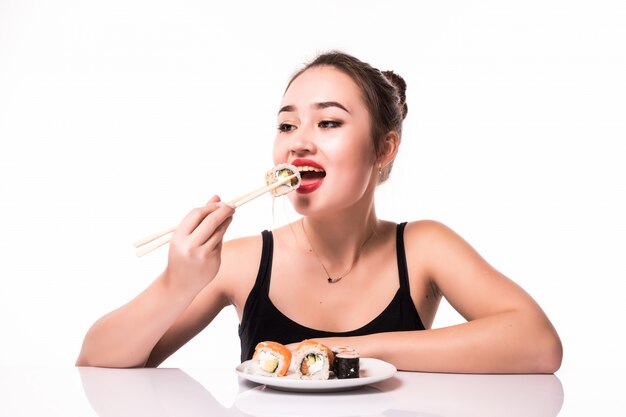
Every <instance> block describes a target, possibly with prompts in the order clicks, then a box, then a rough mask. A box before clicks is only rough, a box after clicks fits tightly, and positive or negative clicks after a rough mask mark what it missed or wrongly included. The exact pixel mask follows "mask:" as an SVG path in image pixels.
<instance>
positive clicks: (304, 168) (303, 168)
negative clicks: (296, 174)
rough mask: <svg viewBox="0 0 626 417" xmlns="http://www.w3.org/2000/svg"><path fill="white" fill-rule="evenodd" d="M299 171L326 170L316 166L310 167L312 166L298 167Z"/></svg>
mask: <svg viewBox="0 0 626 417" xmlns="http://www.w3.org/2000/svg"><path fill="white" fill-rule="evenodd" d="M298 171H300V172H324V170H323V169H319V168H314V167H310V166H301V167H298Z"/></svg>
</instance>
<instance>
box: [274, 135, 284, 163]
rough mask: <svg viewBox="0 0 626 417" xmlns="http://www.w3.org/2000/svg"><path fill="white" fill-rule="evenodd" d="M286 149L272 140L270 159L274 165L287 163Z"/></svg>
mask: <svg viewBox="0 0 626 417" xmlns="http://www.w3.org/2000/svg"><path fill="white" fill-rule="evenodd" d="M286 152H287V149H285V146H284V145H283V144H281V142H280V141H279V140H274V146H273V148H272V158H273V160H274V165H278V164H281V163H283V162H286V161H287V154H286Z"/></svg>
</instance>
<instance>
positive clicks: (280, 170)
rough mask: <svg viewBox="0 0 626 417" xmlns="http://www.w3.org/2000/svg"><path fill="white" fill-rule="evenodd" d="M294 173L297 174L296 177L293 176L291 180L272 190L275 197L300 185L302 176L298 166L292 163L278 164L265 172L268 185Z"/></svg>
mask: <svg viewBox="0 0 626 417" xmlns="http://www.w3.org/2000/svg"><path fill="white" fill-rule="evenodd" d="M293 175H295V177H294V178H292V179H291V181H290V182H288V183H286V184H284V185H281V186H279V187H277V188H275V189H273V190H272V195H273V196H274V197H279V196H281V195H285V194H287V193H288V192H290V191H293V190H295V189H296V188H298V187H299V186H300V182H301V181H302V177H301V176H300V171H298V168H296V167H295V166H293V165H291V164H278V165H276V166H275V167H274V168H272V169H271V170H270V171H268V172H267V173H266V174H265V183H266V184H267V185H271V184H273V183H275V182H276V181H280V180H282V179H285V178H288V177H291V176H293Z"/></svg>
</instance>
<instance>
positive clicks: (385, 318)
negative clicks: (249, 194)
mask: <svg viewBox="0 0 626 417" xmlns="http://www.w3.org/2000/svg"><path fill="white" fill-rule="evenodd" d="M405 226H406V223H401V224H398V225H397V229H396V256H397V261H398V271H399V278H400V288H399V289H398V291H397V292H396V294H395V296H394V297H393V299H392V300H391V303H389V305H388V306H387V308H385V309H384V310H383V311H382V313H380V314H379V315H378V316H377V317H376V318H375V319H374V320H372V321H371V322H369V323H367V324H366V325H365V326H363V327H361V328H359V329H356V330H351V331H348V332H328V331H324V330H315V329H310V328H308V327H304V326H302V325H300V324H298V323H296V322H295V321H293V320H291V319H290V318H289V317H287V316H285V315H284V314H283V313H281V312H280V311H279V310H278V309H277V308H276V306H274V304H273V303H272V301H271V300H270V298H269V289H270V278H271V273H272V255H273V251H274V239H273V236H272V232H270V231H267V230H265V231H263V232H262V236H263V252H262V254H261V265H260V266H259V273H258V275H257V278H256V282H255V283H254V287H253V288H252V290H251V291H250V294H249V295H248V299H247V300H246V304H245V306H244V309H243V318H242V321H241V324H240V325H239V338H240V340H241V361H242V362H243V361H245V360H248V359H250V358H252V354H253V353H254V348H255V346H256V345H257V343H259V342H262V341H264V340H273V341H275V342H279V343H283V344H289V343H294V342H300V341H302V340H304V339H315V338H317V337H343V336H362V335H366V334H372V333H384V332H395V331H404V330H424V325H423V324H422V320H421V319H420V316H419V314H418V312H417V309H416V308H415V304H413V300H412V299H411V294H410V292H409V276H408V271H407V265H406V256H405V253H404V238H403V236H404V227H405Z"/></svg>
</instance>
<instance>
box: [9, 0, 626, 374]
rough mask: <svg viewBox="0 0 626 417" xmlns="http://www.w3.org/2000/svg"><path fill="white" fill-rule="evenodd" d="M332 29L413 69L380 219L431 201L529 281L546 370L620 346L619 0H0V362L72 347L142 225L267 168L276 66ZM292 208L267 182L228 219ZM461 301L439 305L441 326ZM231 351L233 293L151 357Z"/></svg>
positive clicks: (250, 224) (601, 362)
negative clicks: (170, 348)
mask: <svg viewBox="0 0 626 417" xmlns="http://www.w3.org/2000/svg"><path fill="white" fill-rule="evenodd" d="M409 3H411V4H412V6H411V7H410V8H409V7H408V6H409ZM333 48H336V49H341V50H343V51H346V52H348V53H351V54H354V55H356V56H357V57H359V58H361V59H363V60H365V61H367V62H370V63H371V64H373V65H374V66H376V67H378V68H380V69H381V70H384V69H393V70H395V71H396V72H398V73H399V74H401V75H402V76H403V77H404V78H405V80H406V81H407V83H408V90H407V95H408V106H409V114H408V117H407V119H406V122H405V130H404V138H403V143H402V146H401V151H400V155H399V157H398V159H397V161H396V164H395V168H394V171H393V173H392V177H391V180H390V181H389V183H387V184H385V185H383V186H382V187H381V188H380V189H379V191H378V197H377V209H378V213H379V215H380V217H382V218H386V219H389V220H394V221H398V222H399V221H405V220H417V219H422V218H431V219H436V220H439V221H441V222H443V223H445V224H447V225H449V226H450V227H452V228H453V229H454V230H456V231H457V232H458V233H460V234H461V235H462V236H463V237H464V238H466V239H467V240H468V241H469V242H470V243H471V244H472V245H474V247H476V249H477V250H478V251H479V252H480V253H481V254H482V255H483V256H484V257H485V258H486V259H487V260H488V261H490V262H491V263H492V264H493V265H494V266H496V267H497V268H498V269H500V270H501V271H502V272H504V273H505V274H507V275H508V276H509V277H511V278H512V279H513V280H515V281H516V282H518V283H519V284H520V285H521V286H523V287H524V288H525V289H526V290H527V291H528V292H530V293H531V295H533V297H534V298H535V299H536V300H537V301H538V302H539V303H540V304H541V305H542V307H543V308H544V309H545V311H546V312H547V313H548V315H549V316H550V318H551V319H552V321H553V322H554V324H555V326H556V327H557V330H558V331H559V333H560V335H561V337H562V340H563V343H564V347H565V358H564V362H563V368H562V372H563V371H565V370H575V369H579V368H594V367H600V368H610V367H612V366H615V365H616V364H617V365H620V366H623V365H624V359H623V356H622V355H623V354H622V352H624V351H626V344H625V342H624V341H623V336H621V335H623V333H624V327H625V325H626V308H625V307H624V301H623V300H624V290H625V289H626V285H624V280H625V279H626V265H625V263H626V261H625V259H626V256H624V255H625V253H624V252H625V249H626V244H625V243H624V235H625V233H626V221H625V220H624V215H623V213H625V212H626V164H625V162H626V152H625V151H624V141H625V140H626V75H625V74H626V3H624V2H622V1H617V0H616V1H546V0H542V1H534V0H533V1H524V2H507V1H483V2H478V1H439V2H430V1H429V2H425V1H424V2H408V1H407V2H404V1H395V0H387V1H385V2H379V1H342V2H335V1H317V2H313V1H301V2H296V1H274V2H254V1H249V2H242V1H239V2H221V3H220V4H219V5H216V4H214V2H208V1H201V0H197V1H154V0H152V1H138V0H132V1H128V0H124V1H121V0H110V1H106V2H104V1H101V2H94V1H83V0H74V1H73V0H59V1H37V0H33V1H11V0H0V144H1V145H0V232H1V235H0V329H1V330H0V331H1V334H2V343H1V344H0V366H11V365H41V366H47V365H69V366H71V365H73V363H74V361H75V359H76V356H77V354H78V352H79V349H80V345H81V342H82V338H83V336H84V334H85V332H86V331H87V329H88V328H89V326H90V325H91V324H92V323H93V322H94V321H95V320H96V319H97V318H98V317H100V316H101V315H103V314H104V313H106V312H108V311H110V310H112V309H113V308H115V307H117V306H119V305H121V304H123V303H125V302H126V301H128V300H130V299H131V298H132V297H133V296H134V295H136V294H137V293H139V292H140V291H141V290H142V289H143V288H145V287H146V286H147V285H148V284H149V283H150V282H151V281H152V280H153V279H154V277H155V276H156V275H157V274H158V273H159V272H160V271H161V270H162V268H163V267H164V265H165V260H166V250H165V249H160V250H159V251H157V252H155V253H153V254H151V255H149V256H146V257H145V258H141V259H137V258H136V257H135V255H134V251H133V247H132V242H133V241H134V240H136V239H138V238H140V237H142V236H144V235H146V234H149V233H151V232H153V231H157V230H160V229H162V228H164V227H167V226H170V225H172V224H176V223H177V222H178V221H179V220H180V219H181V217H182V216H184V215H185V214H186V213H187V212H188V211H189V210H190V209H191V208H193V207H195V206H197V205H201V204H203V203H204V202H205V201H206V200H207V199H208V198H209V197H211V195H213V194H215V193H218V194H220V195H221V196H222V197H224V198H225V199H228V198H232V197H235V196H237V195H239V194H242V193H244V192H247V191H249V190H251V189H252V188H254V187H257V186H260V185H262V184H263V174H264V172H265V170H266V169H267V168H269V167H270V166H271V165H272V159H271V146H272V140H273V136H274V132H275V114H276V111H277V108H278V104H279V101H280V97H281V95H282V92H283V89H284V87H285V83H286V82H287V80H288V78H289V76H290V75H291V74H292V73H293V72H294V71H296V70H297V69H299V68H300V66H301V65H302V64H303V63H305V62H306V61H308V60H310V59H311V58H313V57H314V56H315V54H316V53H317V52H318V51H325V50H328V49H333ZM295 218H297V217H296V215H295V214H294V213H293V212H292V211H291V210H290V208H289V207H288V205H287V204H285V203H284V202H277V203H276V205H275V207H274V213H273V212H272V202H271V199H270V198H269V197H267V196H264V198H260V199H258V200H255V201H254V202H253V203H250V204H248V205H246V206H243V207H242V208H241V209H240V210H238V212H237V214H236V219H235V221H234V222H233V224H232V226H231V229H230V230H229V232H228V235H227V237H228V238H232V237H239V236H244V235H249V234H256V233H260V231H261V230H263V229H266V228H267V229H270V228H273V227H276V226H278V225H281V224H283V223H285V222H287V221H291V220H294V219H295ZM459 320H460V318H459V316H458V315H456V314H455V313H454V312H453V311H451V310H450V308H449V306H446V305H444V306H443V307H442V309H441V312H440V315H439V316H438V318H437V320H436V323H435V325H436V326H443V325H447V324H452V323H456V322H459ZM238 358H239V341H238V338H237V318H236V315H235V313H234V310H233V309H230V308H229V309H227V310H225V311H224V312H223V313H222V314H220V316H219V317H218V318H217V319H216V320H215V322H214V323H213V324H212V325H211V326H210V327H209V328H208V329H207V330H205V331H204V332H203V333H202V334H201V335H199V336H198V337H197V338H195V339H194V340H193V341H192V342H190V343H189V344H188V345H187V346H185V347H184V348H183V349H181V350H180V351H179V352H178V353H176V354H175V355H174V356H172V357H171V358H170V359H169V360H168V361H167V362H166V363H165V366H173V367H184V366H188V367H189V366H191V367H193V366H196V367H197V366H231V365H232V366H235V365H236V364H237V363H238Z"/></svg>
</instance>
